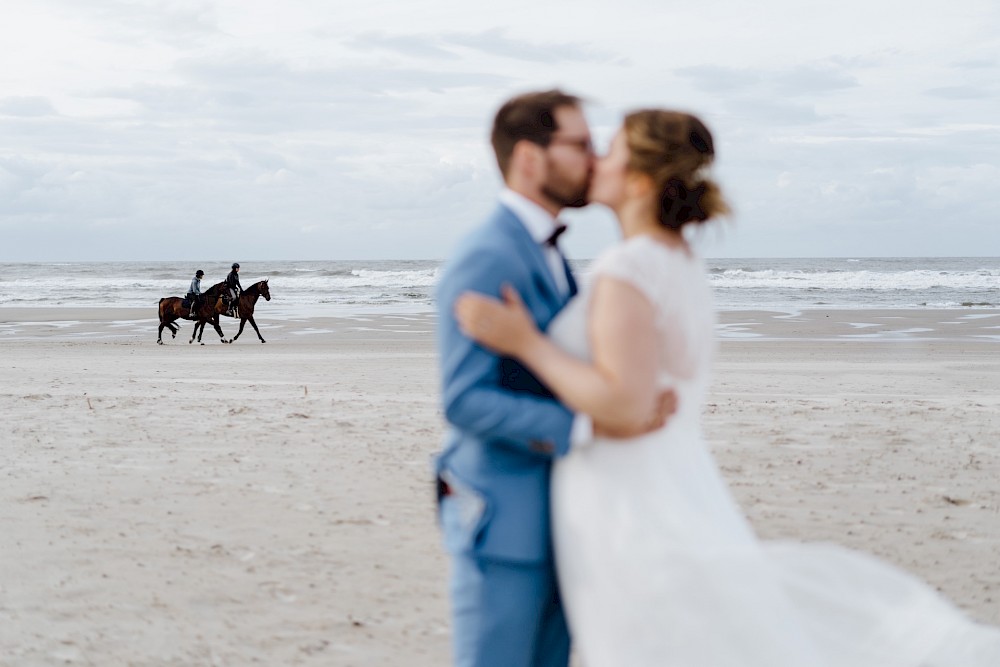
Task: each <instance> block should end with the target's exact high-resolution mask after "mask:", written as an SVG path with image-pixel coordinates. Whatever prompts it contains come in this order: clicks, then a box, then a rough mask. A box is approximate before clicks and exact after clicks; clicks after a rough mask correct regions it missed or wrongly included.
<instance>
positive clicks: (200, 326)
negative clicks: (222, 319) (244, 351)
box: [191, 280, 233, 343]
mask: <svg viewBox="0 0 1000 667" xmlns="http://www.w3.org/2000/svg"><path fill="white" fill-rule="evenodd" d="M218 295H221V296H222V298H223V300H224V301H225V302H226V308H225V310H222V311H216V312H213V313H212V316H211V317H210V318H208V319H207V320H205V322H211V323H212V328H213V329H215V333H217V334H219V340H221V341H222V342H223V343H228V342H229V341H228V340H226V337H225V335H224V334H223V333H222V327H221V326H219V313H220V312H225V311H226V310H229V307H230V305H231V304H232V300H233V297H232V295H231V294H230V293H229V285H228V284H227V283H226V281H225V280H223V281H222V282H221V283H215V284H214V285H212V286H211V287H209V288H208V289H207V290H205V291H204V292H202V298H203V299H214V298H216V297H217V296H218ZM205 322H202V321H200V320H199V321H198V322H195V323H194V331H192V332H191V340H192V341H193V340H194V338H195V335H197V336H198V342H199V343H201V335H202V334H203V333H205Z"/></svg>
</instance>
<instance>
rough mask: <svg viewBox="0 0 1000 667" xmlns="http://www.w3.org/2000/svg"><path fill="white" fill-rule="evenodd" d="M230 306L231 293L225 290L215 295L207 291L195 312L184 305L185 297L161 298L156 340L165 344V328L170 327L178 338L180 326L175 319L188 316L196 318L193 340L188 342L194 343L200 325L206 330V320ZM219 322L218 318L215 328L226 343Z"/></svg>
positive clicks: (173, 334) (216, 315) (188, 317)
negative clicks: (178, 326) (175, 322)
mask: <svg viewBox="0 0 1000 667" xmlns="http://www.w3.org/2000/svg"><path fill="white" fill-rule="evenodd" d="M228 308H229V295H228V294H227V293H225V292H217V293H216V294H214V295H209V294H208V293H207V292H206V294H205V295H204V298H203V299H202V300H201V303H199V304H198V306H197V307H196V308H194V312H192V311H191V309H190V308H186V307H184V299H182V298H180V297H179V296H170V297H166V298H163V299H160V305H159V315H160V329H159V331H158V332H157V336H156V342H157V343H159V344H160V345H163V329H164V328H168V329H170V334H171V337H172V338H176V337H177V331H178V328H177V325H176V324H174V321H175V320H178V319H181V318H186V319H193V320H195V323H194V331H192V332H191V340H189V341H188V343H193V342H194V339H195V334H196V333H197V332H198V326H199V325H201V330H204V329H205V323H206V322H208V321H209V320H211V319H213V318H217V317H218V313H222V312H225V311H226V310H227V309H228ZM217 322H218V320H216V324H215V329H216V331H218V332H219V338H222V342H223V343H225V342H226V339H225V338H224V337H223V335H222V329H221V328H220V327H219V326H218V323H217ZM199 340H200V338H199ZM202 344H204V343H202Z"/></svg>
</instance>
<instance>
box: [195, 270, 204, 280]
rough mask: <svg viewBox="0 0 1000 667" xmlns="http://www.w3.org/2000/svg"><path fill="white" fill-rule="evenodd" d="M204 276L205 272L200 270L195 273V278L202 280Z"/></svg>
mask: <svg viewBox="0 0 1000 667" xmlns="http://www.w3.org/2000/svg"><path fill="white" fill-rule="evenodd" d="M203 275H205V272H204V271H202V270H201V269H198V270H197V271H195V272H194V277H195V278H201V277H202V276H203Z"/></svg>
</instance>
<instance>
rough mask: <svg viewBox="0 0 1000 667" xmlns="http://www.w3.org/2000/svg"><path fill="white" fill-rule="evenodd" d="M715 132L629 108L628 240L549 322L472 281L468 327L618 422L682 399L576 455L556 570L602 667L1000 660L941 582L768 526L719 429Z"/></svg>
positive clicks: (616, 202) (593, 195)
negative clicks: (709, 394) (710, 259)
mask: <svg viewBox="0 0 1000 667" xmlns="http://www.w3.org/2000/svg"><path fill="white" fill-rule="evenodd" d="M714 152H715V151H714V147H713V140H712V136H711V134H710V133H709V131H708V129H707V128H706V127H705V126H704V125H703V124H702V123H701V121H700V120H698V119H697V118H696V117H694V116H691V115H688V114H684V113H678V112H673V111H664V110H644V111H638V112H635V113H631V114H629V115H628V116H626V118H625V121H624V125H623V127H622V128H621V130H620V131H619V132H618V134H617V135H616V137H615V138H614V141H613V142H612V144H611V150H610V152H609V153H608V154H607V155H606V156H605V157H603V158H602V159H601V160H600V161H599V163H598V165H597V167H596V169H595V173H594V180H593V184H592V186H591V191H590V199H591V201H594V202H599V203H602V204H605V205H607V206H609V207H610V208H611V209H612V210H613V211H614V212H615V214H616V215H617V218H618V221H619V224H620V226H621V231H622V236H623V240H622V241H621V242H620V243H618V244H616V245H615V246H614V247H612V248H611V249H609V250H608V251H607V252H605V253H604V254H603V255H602V256H601V257H600V258H599V259H598V260H597V261H596V262H595V263H594V265H593V267H592V272H591V273H592V279H591V283H590V286H589V287H588V288H587V289H585V290H584V291H583V292H581V294H580V295H579V296H578V297H577V298H576V299H574V300H573V301H572V302H571V303H570V304H569V305H568V306H567V307H566V308H565V309H564V310H563V311H562V313H560V315H559V317H558V318H557V319H556V321H555V322H553V324H552V326H551V327H550V328H549V330H548V336H546V335H543V334H542V333H541V332H539V331H538V330H537V328H536V327H535V325H534V323H533V321H532V320H531V318H530V316H529V314H528V313H527V312H526V310H525V309H524V307H523V305H522V303H521V301H520V298H519V296H518V295H517V293H516V292H514V291H513V290H512V289H510V288H509V287H508V288H506V289H505V291H504V301H503V302H499V301H496V300H493V299H490V298H488V297H485V296H482V295H477V294H471V293H470V294H466V295H465V296H463V297H462V298H461V299H460V300H459V302H458V303H457V305H456V315H457V317H458V321H459V324H460V325H461V327H462V328H463V330H464V331H465V332H466V333H467V334H468V335H470V336H471V337H473V338H475V339H476V340H477V341H478V342H480V343H482V344H483V345H485V346H487V347H489V348H492V349H494V350H496V351H497V352H499V353H501V354H506V355H510V356H514V357H517V358H518V359H520V360H521V361H522V362H523V363H524V364H525V365H526V366H528V367H529V368H530V369H531V370H532V371H533V372H534V373H535V374H536V375H537V376H538V377H539V378H540V379H541V380H542V381H543V382H544V383H545V384H546V385H548V386H549V387H550V388H552V389H553V391H554V392H555V393H556V394H557V395H558V396H559V398H560V399H562V401H563V402H564V403H565V404H566V405H567V406H569V407H570V408H572V409H573V410H575V411H578V412H585V413H587V414H590V415H591V416H593V417H594V418H595V420H599V421H600V422H601V423H605V424H616V423H617V424H623V425H627V424H629V423H633V422H635V421H637V420H641V419H642V418H643V416H644V415H647V414H649V413H650V412H651V411H652V410H653V407H652V405H653V401H654V400H655V396H656V395H657V393H658V390H659V388H661V387H672V388H673V389H674V390H675V392H676V394H677V399H678V409H677V412H676V414H675V415H673V416H672V417H671V419H670V421H669V422H668V423H667V425H666V426H665V427H664V428H662V429H660V430H659V431H655V432H653V433H651V434H647V435H644V436H640V437H638V438H632V439H629V440H613V439H609V438H596V439H594V440H593V441H592V442H590V443H588V444H586V445H583V446H580V447H578V448H576V449H574V450H573V451H571V452H570V453H569V454H568V455H567V456H565V457H564V458H563V459H561V460H559V461H558V462H557V463H556V465H555V467H554V471H553V480H552V482H553V484H552V512H553V530H554V541H555V551H556V562H557V570H558V574H559V580H560V588H561V590H562V593H563V596H564V601H565V604H566V609H567V616H568V619H569V623H570V627H571V630H572V633H573V638H574V643H575V646H576V649H577V651H578V652H579V653H580V655H581V656H582V659H583V663H584V664H585V665H586V666H587V667H622V666H624V667H654V666H657V667H659V666H662V665H671V666H677V667H730V666H731V667H833V666H837V667H841V666H843V667H938V666H945V665H947V666H949V667H979V666H982V667H987V666H990V667H995V666H996V665H1000V631H998V630H997V629H994V628H991V627H986V626H981V625H977V624H975V623H974V622H972V621H971V620H969V619H967V618H966V617H964V616H963V615H962V614H961V612H959V611H958V610H957V609H955V608H954V607H953V606H952V605H951V604H950V603H948V602H947V601H945V600H944V599H942V598H941V597H940V596H939V595H938V594H937V593H936V592H935V591H934V590H933V589H932V588H931V587H929V586H927V585H926V584H924V583H923V582H921V581H919V580H917V579H915V578H913V577H911V576H910V575H908V574H906V573H905V572H902V571H900V570H899V569H896V568H894V567H892V566H889V565H887V564H885V563H882V562H881V561H879V560H877V559H875V558H874V557H871V556H868V555H865V554H861V553H858V552H852V551H848V550H846V549H843V548H840V547H837V546H835V545H831V544H803V543H795V542H764V541H760V540H758V539H757V538H756V537H755V536H754V534H753V531H752V529H751V528H750V526H749V524H748V523H747V521H746V520H745V519H744V517H743V513H742V512H741V510H740V508H739V506H738V505H737V504H736V502H735V501H734V499H733V498H732V496H731V495H730V493H729V490H728V489H727V487H726V485H725V483H724V481H723V480H722V477H721V475H720V473H719V471H718V469H717V467H716V465H715V463H714V461H713V460H712V458H711V455H710V454H709V452H708V450H707V447H706V445H705V443H704V440H703V438H702V435H701V425H700V411H701V404H702V400H703V398H704V395H705V392H706V390H707V385H708V375H709V366H710V363H711V358H712V355H713V350H714V347H715V344H714V323H715V316H714V311H713V307H712V300H711V293H710V289H709V286H708V282H707V278H706V276H705V270H704V268H703V266H702V263H701V261H700V260H699V259H698V258H697V257H695V256H694V254H693V253H692V251H691V249H690V247H689V246H688V244H687V242H686V241H685V237H684V234H683V228H684V227H686V226H687V225H694V224H699V223H702V222H704V221H706V220H709V219H710V218H712V217H714V216H716V215H719V214H722V213H725V212H726V210H727V208H726V204H725V202H724V200H723V198H722V196H721V193H720V191H719V189H718V187H717V186H716V185H715V183H713V182H712V181H711V180H710V179H709V178H708V177H707V174H706V170H707V168H708V167H709V165H710V163H711V161H712V159H713V157H714Z"/></svg>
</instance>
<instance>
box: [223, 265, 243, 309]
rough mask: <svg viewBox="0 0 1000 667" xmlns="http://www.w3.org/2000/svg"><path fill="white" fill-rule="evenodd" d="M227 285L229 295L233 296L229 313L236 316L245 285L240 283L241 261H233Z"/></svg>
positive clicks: (227, 277)
mask: <svg viewBox="0 0 1000 667" xmlns="http://www.w3.org/2000/svg"><path fill="white" fill-rule="evenodd" d="M226 285H227V286H228V287H229V296H230V297H232V301H231V302H230V305H229V313H228V314H229V316H230V317H236V306H237V304H238V301H239V298H240V294H242V293H243V286H242V285H240V263H239V262H233V270H232V271H230V272H229V275H228V276H226Z"/></svg>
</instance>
